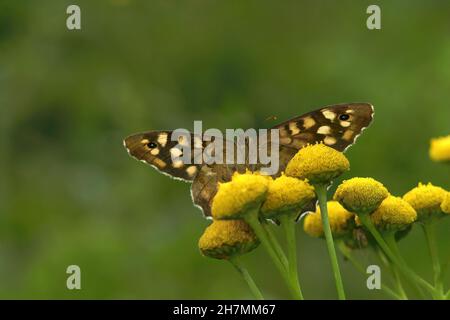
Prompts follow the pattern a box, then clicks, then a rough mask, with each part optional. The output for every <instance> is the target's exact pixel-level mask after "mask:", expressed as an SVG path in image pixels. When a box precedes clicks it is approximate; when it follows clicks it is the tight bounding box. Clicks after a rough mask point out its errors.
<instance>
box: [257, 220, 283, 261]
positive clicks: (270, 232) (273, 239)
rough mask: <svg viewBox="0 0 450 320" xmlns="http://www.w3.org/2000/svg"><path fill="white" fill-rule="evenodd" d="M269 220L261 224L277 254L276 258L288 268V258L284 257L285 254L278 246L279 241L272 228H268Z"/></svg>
mask: <svg viewBox="0 0 450 320" xmlns="http://www.w3.org/2000/svg"><path fill="white" fill-rule="evenodd" d="M270 224H271V223H270V222H267V221H264V222H262V226H263V228H264V229H265V231H266V233H267V236H268V237H269V241H270V243H271V244H272V246H273V248H274V250H275V252H276V253H277V255H278V258H279V259H280V261H281V263H282V264H283V265H284V267H285V269H286V270H288V268H289V263H288V259H287V258H286V255H285V254H284V252H283V249H282V248H281V246H280V243H279V242H278V240H277V237H276V236H275V234H274V232H273V230H272V228H270Z"/></svg>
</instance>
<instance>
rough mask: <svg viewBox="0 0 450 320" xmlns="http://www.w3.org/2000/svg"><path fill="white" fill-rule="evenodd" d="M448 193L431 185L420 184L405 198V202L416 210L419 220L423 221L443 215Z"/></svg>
mask: <svg viewBox="0 0 450 320" xmlns="http://www.w3.org/2000/svg"><path fill="white" fill-rule="evenodd" d="M446 193H447V192H446V191H445V190H444V189H442V188H441V187H436V186H433V185H432V184H431V183H428V184H422V183H419V185H418V186H417V187H415V188H414V189H412V190H410V191H409V192H407V193H406V194H405V195H404V196H403V200H405V201H407V202H408V203H409V204H410V205H411V206H412V207H413V208H414V209H415V210H416V212H417V215H418V219H419V220H423V219H427V218H429V217H430V216H433V215H441V214H442V211H441V203H442V201H443V200H444V197H445V195H446Z"/></svg>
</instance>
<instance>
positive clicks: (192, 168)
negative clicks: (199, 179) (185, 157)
mask: <svg viewBox="0 0 450 320" xmlns="http://www.w3.org/2000/svg"><path fill="white" fill-rule="evenodd" d="M186 172H187V174H188V175H189V177H193V176H194V175H195V174H196V173H197V167H196V166H189V167H188V168H187V169H186Z"/></svg>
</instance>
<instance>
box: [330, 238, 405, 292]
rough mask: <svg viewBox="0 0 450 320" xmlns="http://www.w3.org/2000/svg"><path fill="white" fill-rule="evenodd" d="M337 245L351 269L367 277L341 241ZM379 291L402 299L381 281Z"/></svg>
mask: <svg viewBox="0 0 450 320" xmlns="http://www.w3.org/2000/svg"><path fill="white" fill-rule="evenodd" d="M337 245H338V249H339V251H340V252H341V253H342V255H343V256H344V257H346V258H347V259H348V261H350V263H351V264H352V265H353V267H355V269H356V270H357V271H358V272H359V273H361V274H362V275H364V276H367V273H366V270H365V269H364V267H363V266H362V265H361V264H360V263H359V261H358V260H356V259H355V257H354V256H353V255H352V253H351V251H350V249H349V248H347V246H346V245H345V243H344V242H343V241H339V242H338V244H337ZM381 290H383V291H384V292H385V293H386V294H387V295H389V296H391V297H392V298H394V299H397V300H402V297H401V296H400V295H398V294H397V293H395V292H394V290H392V289H391V288H390V287H389V286H387V285H386V284H384V283H383V281H381Z"/></svg>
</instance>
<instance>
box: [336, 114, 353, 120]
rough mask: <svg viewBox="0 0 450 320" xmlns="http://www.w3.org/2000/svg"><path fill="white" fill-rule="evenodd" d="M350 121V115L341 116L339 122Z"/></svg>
mask: <svg viewBox="0 0 450 320" xmlns="http://www.w3.org/2000/svg"><path fill="white" fill-rule="evenodd" d="M348 119H350V116H349V115H348V114H341V115H340V116H339V120H341V121H347V120H348Z"/></svg>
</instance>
